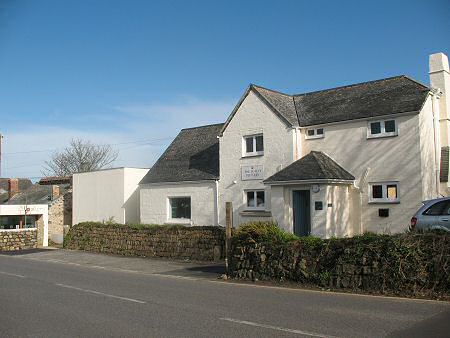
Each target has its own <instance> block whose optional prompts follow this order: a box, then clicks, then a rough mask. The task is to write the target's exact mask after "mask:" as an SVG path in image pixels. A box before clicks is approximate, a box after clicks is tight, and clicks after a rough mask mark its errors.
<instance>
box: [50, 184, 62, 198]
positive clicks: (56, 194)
mask: <svg viewBox="0 0 450 338" xmlns="http://www.w3.org/2000/svg"><path fill="white" fill-rule="evenodd" d="M59 194H60V192H59V185H52V200H54V199H57V198H58V197H59Z"/></svg>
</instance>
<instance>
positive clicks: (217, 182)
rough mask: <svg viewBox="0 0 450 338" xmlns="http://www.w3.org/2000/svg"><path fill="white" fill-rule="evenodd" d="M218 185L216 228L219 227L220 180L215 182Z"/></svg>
mask: <svg viewBox="0 0 450 338" xmlns="http://www.w3.org/2000/svg"><path fill="white" fill-rule="evenodd" d="M214 182H215V183H216V217H217V218H216V226H219V220H220V217H219V180H215V181H214Z"/></svg>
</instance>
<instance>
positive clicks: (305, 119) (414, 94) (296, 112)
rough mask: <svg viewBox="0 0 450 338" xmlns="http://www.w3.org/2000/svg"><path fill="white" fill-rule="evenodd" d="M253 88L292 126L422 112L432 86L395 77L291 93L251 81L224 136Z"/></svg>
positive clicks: (229, 118)
mask: <svg viewBox="0 0 450 338" xmlns="http://www.w3.org/2000/svg"><path fill="white" fill-rule="evenodd" d="M250 91H253V92H254V93H255V94H256V95H257V96H258V97H259V98H260V99H261V100H262V101H263V102H264V103H266V104H267V106H268V107H269V108H270V109H271V110H272V111H273V112H274V113H275V114H276V115H277V116H278V117H280V119H281V120H283V122H284V123H286V125H287V126H289V127H298V126H300V127H308V126H312V125H319V124H327V123H334V122H342V121H350V120H355V119H362V118H373V117H380V116H384V115H391V114H397V113H405V112H419V111H420V110H421V109H422V106H423V104H424V103H425V100H426V99H427V96H428V93H429V91H430V88H428V87H427V86H425V85H423V84H421V83H419V82H417V81H415V80H413V79H411V78H409V77H407V76H405V75H400V76H394V77H390V78H385V79H381V80H374V81H368V82H362V83H356V84H352V85H347V86H342V87H336V88H331V89H325V90H320V91H315V92H309V93H303V94H295V95H288V94H284V93H281V92H277V91H274V90H271V89H267V88H264V87H260V86H257V85H254V84H251V85H250V86H249V87H248V88H247V90H246V91H245V93H244V95H243V96H242V97H241V99H240V100H239V102H238V104H237V105H236V107H235V108H234V109H233V111H232V112H231V114H230V115H229V117H228V119H227V121H226V122H225V124H224V126H223V128H222V130H221V132H220V135H222V134H223V132H224V131H225V129H226V127H227V126H228V124H229V123H230V121H231V120H232V118H233V117H234V115H235V114H236V112H237V111H238V109H239V107H240V106H241V104H242V102H243V101H244V100H245V98H246V97H247V95H248V94H249V92H250Z"/></svg>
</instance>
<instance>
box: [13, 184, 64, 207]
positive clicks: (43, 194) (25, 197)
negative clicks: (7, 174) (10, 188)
mask: <svg viewBox="0 0 450 338" xmlns="http://www.w3.org/2000/svg"><path fill="white" fill-rule="evenodd" d="M59 189H60V190H59V191H60V196H61V195H64V194H65V193H66V192H67V190H68V189H69V185H60V186H59ZM51 201H52V186H51V185H40V184H34V185H33V186H31V187H30V188H28V189H26V190H24V191H21V192H18V193H17V194H15V195H14V196H13V197H12V198H11V199H10V200H9V201H7V202H6V203H4V204H13V205H16V204H49V203H50V202H51Z"/></svg>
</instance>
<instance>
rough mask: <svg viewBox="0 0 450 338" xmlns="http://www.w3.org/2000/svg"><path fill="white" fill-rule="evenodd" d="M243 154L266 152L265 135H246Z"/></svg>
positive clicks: (250, 154) (254, 154) (261, 153)
mask: <svg viewBox="0 0 450 338" xmlns="http://www.w3.org/2000/svg"><path fill="white" fill-rule="evenodd" d="M242 152H243V154H242V156H257V155H263V154H264V137H263V135H252V136H244V138H243V149H242Z"/></svg>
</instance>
